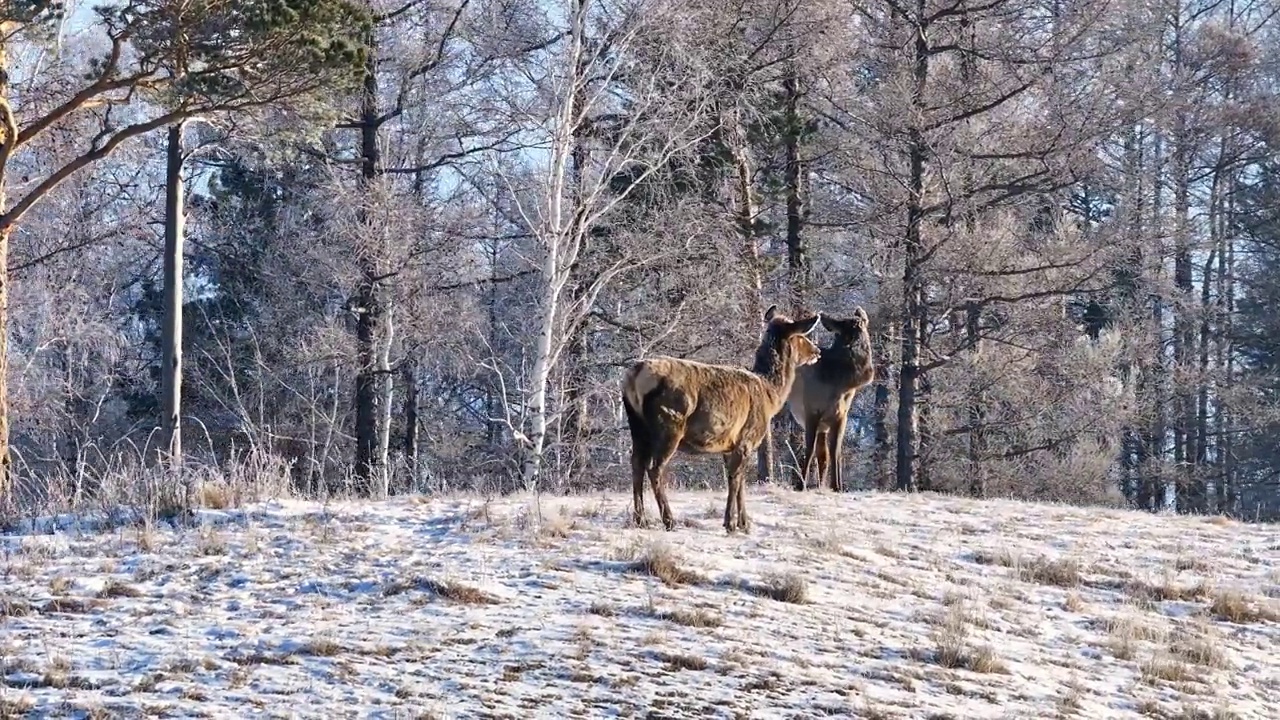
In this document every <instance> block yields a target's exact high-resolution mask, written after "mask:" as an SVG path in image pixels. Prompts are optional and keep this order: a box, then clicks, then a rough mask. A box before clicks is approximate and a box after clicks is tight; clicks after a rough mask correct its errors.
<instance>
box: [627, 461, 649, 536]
mask: <svg viewBox="0 0 1280 720" xmlns="http://www.w3.org/2000/svg"><path fill="white" fill-rule="evenodd" d="M648 467H649V455H648V453H643V452H640V450H639V449H632V451H631V496H632V510H631V522H632V523H634V524H635V526H636V527H644V525H645V518H644V473H645V470H647V469H648Z"/></svg>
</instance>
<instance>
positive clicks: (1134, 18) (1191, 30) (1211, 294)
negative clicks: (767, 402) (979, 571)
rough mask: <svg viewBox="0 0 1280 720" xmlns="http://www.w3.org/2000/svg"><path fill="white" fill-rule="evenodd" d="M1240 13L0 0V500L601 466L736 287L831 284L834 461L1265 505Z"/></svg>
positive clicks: (522, 483)
mask: <svg viewBox="0 0 1280 720" xmlns="http://www.w3.org/2000/svg"><path fill="white" fill-rule="evenodd" d="M1278 16H1280V3H1277V2H1276V0H1154V1H1153V2H1146V3H1116V2H1109V1H1108V0H703V1H702V2H697V3H688V2H675V1H674V0H540V1H539V2H530V1H528V0H369V1H368V2H366V1H364V0H240V1H233V0H115V1H114V2H104V3H102V4H99V5H95V6H90V5H89V4H81V3H74V2H51V1H42V0H6V1H5V2H2V3H0V134H2V140H3V144H2V145H0V268H2V270H0V272H3V273H4V275H3V276H2V278H0V279H2V280H3V281H2V282H0V326H2V327H0V330H3V332H0V338H2V339H0V380H2V382H0V458H2V460H0V463H2V464H3V467H0V477H2V478H3V479H0V506H3V507H4V508H5V511H6V512H8V511H13V510H15V509H16V510H19V511H23V512H35V511H37V509H56V508H70V507H78V506H87V505H88V504H94V503H115V502H141V501H145V502H150V503H153V504H154V503H161V502H170V501H172V502H185V501H192V500H193V498H194V499H195V500H199V499H200V498H201V497H203V496H204V495H205V494H208V493H210V492H213V491H212V490H211V488H220V490H218V492H222V493H223V494H229V495H230V496H234V497H235V498H241V499H243V498H249V497H252V496H260V495H262V494H264V493H269V492H277V491H288V492H292V493H297V494H305V495H321V496H327V495H329V494H335V493H338V494H347V495H355V496H358V497H382V496H386V495H388V494H398V493H406V492H423V493H445V492H451V491H456V490H469V491H481V492H486V493H504V492H512V491H536V492H556V493H565V492H591V491H599V490H602V489H610V488H612V489H618V488H622V487H624V486H625V485H626V484H627V481H628V480H629V479H630V470H629V465H628V458H629V453H630V450H631V448H630V438H629V436H628V434H627V429H626V420H625V418H624V416H623V407H622V402H621V382H622V377H623V373H624V372H625V371H626V369H627V368H628V367H630V366H631V364H633V363H634V362H635V361H636V360H638V359H641V358H645V357H649V356H652V355H657V354H665V355H671V356H675V357H681V358H689V359H695V360H700V361H704V362H713V363H723V364H730V365H736V366H741V367H749V366H750V363H751V358H752V354H753V352H754V350H755V347H756V345H757V343H758V342H759V339H760V334H761V331H762V329H763V327H764V322H763V317H764V314H765V310H766V308H768V307H770V306H772V305H777V306H778V307H779V308H781V309H783V310H785V311H787V312H788V313H792V314H794V315H796V316H799V315H801V314H806V313H807V314H812V313H814V312H820V313H822V315H824V316H829V317H833V318H847V317H850V316H851V315H852V314H853V313H854V312H855V308H858V307H861V308H863V309H864V310H865V311H866V313H867V315H868V316H869V318H870V322H869V328H870V334H871V338H872V341H873V348H874V359H875V365H876V373H875V377H874V380H873V381H872V382H871V383H870V384H869V385H867V386H866V387H865V388H864V389H863V390H862V391H860V392H859V394H858V396H857V399H856V401H855V402H854V405H853V408H852V410H851V412H850V419H849V424H848V431H847V433H848V434H847V437H846V439H845V442H844V465H845V472H844V477H845V484H846V487H847V488H853V489H880V490H898V491H906V492H922V491H934V492H942V493H952V494H961V495H967V496H972V497H979V498H981V497H1003V498H1018V499H1029V500H1046V501H1054V502H1065V503H1081V504H1095V503H1101V504H1109V505H1120V506H1129V507H1134V508H1139V509H1143V510H1148V511H1152V512H1159V511H1176V512H1178V513H1200V514H1219V513H1220V514H1226V515H1230V516H1233V517H1236V518H1239V519H1243V520H1275V519H1277V518H1278V517H1280V448H1278V447H1277V443H1276V440H1275V438H1276V437H1277V432H1278V431H1280V314H1278V313H1277V312H1276V307H1277V306H1278V305H1280V17H1278ZM814 339H815V341H817V342H818V344H819V345H825V344H826V343H827V342H828V341H829V333H825V331H823V330H821V329H819V330H818V331H816V332H815V333H814ZM772 446H773V449H774V456H775V463H776V470H777V472H778V473H779V477H784V476H785V474H786V473H788V472H793V468H794V466H795V465H796V456H797V454H798V452H799V448H798V433H797V429H796V427H795V423H794V422H793V421H792V420H791V419H790V418H789V417H788V414H787V413H786V412H785V411H783V412H782V413H780V414H779V416H778V417H777V418H775V422H774V429H773V437H772ZM671 477H672V479H673V482H674V483H675V484H676V486H677V487H681V486H684V487H693V486H701V487H723V484H724V482H725V478H724V476H723V469H722V465H721V463H720V460H719V458H718V457H716V456H703V457H695V456H689V455H681V456H679V457H678V459H677V460H676V461H674V463H673V465H672V470H671ZM748 478H749V481H750V483H752V484H754V483H755V482H756V478H755V472H754V469H753V470H752V471H751V472H749V473H748ZM164 498H169V500H164Z"/></svg>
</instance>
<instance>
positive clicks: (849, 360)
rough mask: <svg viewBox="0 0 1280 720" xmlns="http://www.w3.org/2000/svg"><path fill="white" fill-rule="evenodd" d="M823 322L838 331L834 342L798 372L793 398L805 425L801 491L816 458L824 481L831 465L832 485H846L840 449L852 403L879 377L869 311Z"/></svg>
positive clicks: (798, 486)
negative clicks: (857, 394) (872, 353)
mask: <svg viewBox="0 0 1280 720" xmlns="http://www.w3.org/2000/svg"><path fill="white" fill-rule="evenodd" d="M822 326H823V327H825V328H826V329H827V330H830V331H831V332H832V333H834V334H835V339H834V340H833V341H832V343H831V347H825V348H822V356H821V357H820V358H819V359H818V362H816V363H814V364H812V365H810V366H808V367H804V368H800V370H799V371H797V372H796V380H795V383H793V384H792V386H791V394H790V396H789V397H788V398H787V406H788V407H789V408H790V409H791V416H792V417H794V418H795V419H796V422H798V423H800V425H801V427H803V428H804V460H803V462H802V463H801V466H800V467H801V471H800V472H801V474H800V476H799V477H798V478H796V480H795V483H794V485H795V489H796V490H801V491H803V490H805V489H806V488H807V487H808V483H809V470H810V468H812V467H813V464H814V460H815V459H816V460H817V464H818V485H819V486H821V485H822V481H823V479H824V478H825V477H826V475H827V466H828V464H829V465H830V466H831V489H832V490H835V491H836V492H840V491H841V490H842V489H843V488H844V473H843V468H842V467H841V465H842V463H841V462H840V450H841V448H842V447H843V445H844V427H845V423H846V422H847V420H848V417H849V406H850V405H852V404H853V397H854V395H855V394H856V393H857V392H858V390H860V389H862V388H863V387H865V386H866V385H867V384H868V383H870V382H871V380H872V379H873V378H874V377H875V365H874V363H873V362H872V359H871V336H870V335H869V334H868V333H867V312H866V311H865V310H863V309H862V308H860V307H858V308H854V310H853V317H851V318H849V319H847V320H838V319H836V318H833V317H829V316H824V317H823V318H822Z"/></svg>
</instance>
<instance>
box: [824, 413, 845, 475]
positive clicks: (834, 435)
mask: <svg viewBox="0 0 1280 720" xmlns="http://www.w3.org/2000/svg"><path fill="white" fill-rule="evenodd" d="M844 425H845V416H843V415H841V416H840V417H838V418H836V421H835V423H834V426H833V427H832V428H831V429H830V430H828V431H827V455H829V456H830V458H829V460H828V462H829V463H831V489H832V490H833V491H835V492H843V491H844V472H843V468H842V467H841V463H840V451H841V448H843V447H844Z"/></svg>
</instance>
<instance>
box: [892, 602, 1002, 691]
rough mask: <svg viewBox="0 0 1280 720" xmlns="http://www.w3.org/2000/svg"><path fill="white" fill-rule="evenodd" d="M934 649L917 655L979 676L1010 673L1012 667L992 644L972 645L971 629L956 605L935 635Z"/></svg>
mask: <svg viewBox="0 0 1280 720" xmlns="http://www.w3.org/2000/svg"><path fill="white" fill-rule="evenodd" d="M933 642H934V648H933V651H932V652H931V653H930V652H920V651H917V652H916V653H914V655H915V656H916V658H917V659H919V660H929V661H932V662H934V663H936V664H938V665H941V666H942V667H944V668H951V669H960V670H969V671H972V672H976V673H984V674H988V673H1000V674H1008V672H1009V668H1008V667H1007V666H1005V664H1004V663H1003V662H1002V661H1001V660H1000V658H999V657H998V656H997V655H996V652H995V649H994V648H993V647H991V646H990V645H980V646H977V647H974V646H973V645H971V644H970V643H969V626H968V625H967V623H966V622H965V615H964V613H963V612H962V608H961V606H956V607H955V608H953V609H952V611H951V612H950V613H949V614H948V616H947V618H946V619H945V620H944V621H943V622H942V623H941V625H940V626H939V627H937V628H935V630H934V632H933Z"/></svg>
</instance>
